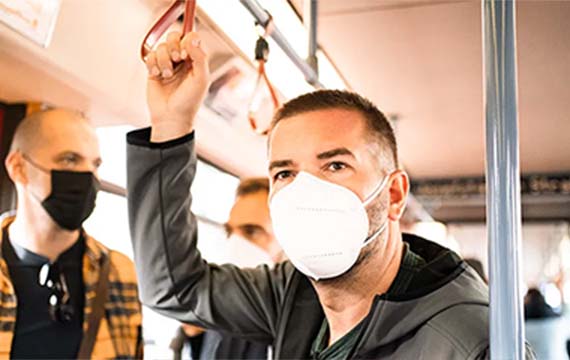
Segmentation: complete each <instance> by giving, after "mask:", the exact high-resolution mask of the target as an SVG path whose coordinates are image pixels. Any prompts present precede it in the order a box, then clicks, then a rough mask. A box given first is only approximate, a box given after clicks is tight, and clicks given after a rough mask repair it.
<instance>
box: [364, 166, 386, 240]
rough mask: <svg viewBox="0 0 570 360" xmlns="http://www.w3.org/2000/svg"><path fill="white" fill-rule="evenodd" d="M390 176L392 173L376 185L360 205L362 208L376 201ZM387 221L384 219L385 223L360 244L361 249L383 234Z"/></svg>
mask: <svg viewBox="0 0 570 360" xmlns="http://www.w3.org/2000/svg"><path fill="white" fill-rule="evenodd" d="M391 175H392V173H390V174H388V175H386V176H384V179H382V181H381V182H380V183H379V184H378V186H377V187H376V189H375V190H374V191H373V192H372V194H370V196H368V197H367V198H366V200H364V201H363V202H362V204H363V205H364V206H368V205H369V204H370V203H371V202H372V200H374V199H376V197H377V196H378V195H379V194H380V193H381V192H382V190H384V188H385V187H386V184H388V179H389V178H390V176H391ZM388 221H389V220H388V219H386V221H385V222H384V223H383V224H382V225H381V226H380V227H379V228H378V230H376V231H374V233H372V235H370V236H369V237H368V238H367V239H366V240H365V241H364V243H363V244H362V247H365V246H366V245H368V244H370V243H371V242H372V241H374V240H375V239H376V238H377V237H378V236H379V235H380V234H382V233H383V232H384V230H386V228H387V227H388Z"/></svg>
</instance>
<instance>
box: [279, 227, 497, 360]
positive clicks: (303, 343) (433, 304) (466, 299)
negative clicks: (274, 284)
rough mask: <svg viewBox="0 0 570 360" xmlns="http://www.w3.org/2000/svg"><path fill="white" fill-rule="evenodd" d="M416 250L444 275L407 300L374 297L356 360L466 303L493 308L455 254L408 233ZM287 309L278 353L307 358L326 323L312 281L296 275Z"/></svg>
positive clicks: (483, 289)
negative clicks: (322, 325) (321, 327)
mask: <svg viewBox="0 0 570 360" xmlns="http://www.w3.org/2000/svg"><path fill="white" fill-rule="evenodd" d="M403 240H404V241H406V242H407V243H409V244H410V248H411V250H412V251H414V252H415V253H417V254H418V255H420V256H422V257H423V258H424V259H425V260H426V261H427V262H428V266H427V269H429V270H432V271H435V272H439V274H438V276H437V277H434V278H432V279H431V280H432V281H430V283H428V284H425V286H422V288H419V289H417V290H414V291H411V292H407V293H406V294H405V295H403V296H398V297H388V296H385V295H378V296H376V297H375V299H374V302H373V305H372V308H371V310H370V312H369V314H368V315H367V317H366V318H365V319H364V320H363V321H364V322H365V323H364V326H363V329H362V332H361V334H360V337H359V340H358V342H357V345H356V346H355V350H354V352H353V354H352V355H351V357H360V356H362V355H364V354H369V353H374V350H375V349H378V348H381V347H383V346H386V345H389V344H390V343H392V342H394V341H397V340H399V339H402V338H405V337H406V335H408V334H412V333H413V332H414V331H415V330H417V329H418V328H419V327H421V326H423V325H424V324H426V323H427V322H428V321H429V320H430V319H432V318H434V317H435V316H437V315H439V314H441V313H443V312H445V311H446V310H448V309H450V308H453V307H455V306H458V305H461V304H477V305H482V306H487V305H488V293H487V289H486V287H485V285H484V284H483V282H482V281H481V280H480V279H479V277H478V275H477V274H476V273H475V272H474V271H473V270H471V269H470V268H468V267H467V266H466V264H465V263H464V261H463V260H461V258H460V257H459V256H458V255H457V254H455V253H454V252H453V251H451V250H449V249H446V248H444V247H441V246H439V245H437V244H435V243H433V242H431V241H428V240H425V239H422V238H420V237H417V236H414V235H409V234H403ZM287 293H288V295H287V296H286V298H285V303H284V304H283V307H284V311H283V315H282V316H283V318H282V321H281V322H280V325H279V329H278V332H277V338H276V344H275V353H276V354H279V357H280V358H283V359H286V358H306V357H307V356H308V354H309V352H310V348H311V344H312V342H313V340H314V338H315V337H316V335H317V332H318V330H319V328H320V326H321V324H322V321H323V319H324V313H323V310H322V307H321V305H320V303H319V299H318V296H317V293H316V291H315V290H314V288H313V286H312V284H311V283H310V281H309V279H308V278H307V277H306V276H304V275H302V274H301V273H300V272H298V271H296V272H295V274H294V276H293V277H292V279H291V281H290V284H289V288H288V290H287Z"/></svg>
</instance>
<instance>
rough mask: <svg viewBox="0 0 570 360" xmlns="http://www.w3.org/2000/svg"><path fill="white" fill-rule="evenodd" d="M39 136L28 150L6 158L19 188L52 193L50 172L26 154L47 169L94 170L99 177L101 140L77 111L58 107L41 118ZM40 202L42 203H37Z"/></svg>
mask: <svg viewBox="0 0 570 360" xmlns="http://www.w3.org/2000/svg"><path fill="white" fill-rule="evenodd" d="M38 126H40V127H41V129H40V130H39V131H40V132H39V136H37V137H36V141H34V143H33V144H31V145H30V146H29V147H28V149H27V150H26V151H25V154H24V153H23V152H22V151H17V152H15V153H13V154H11V156H10V158H9V159H7V160H8V161H7V164H8V167H9V172H10V175H11V178H12V180H13V181H14V182H15V183H16V186H17V187H18V188H19V192H20V193H21V192H22V191H23V192H25V193H28V194H30V193H33V194H35V196H36V197H39V200H43V199H45V198H46V197H48V196H49V194H50V193H51V175H50V173H46V172H45V171H42V170H40V169H38V168H37V167H35V166H34V165H32V164H30V162H29V161H27V160H26V159H25V158H24V156H26V157H28V158H29V159H30V160H31V161H33V162H34V163H35V164H37V165H39V166H41V167H42V168H44V169H46V170H65V171H75V172H92V173H93V174H94V175H95V176H96V177H98V168H99V166H100V165H101V155H100V152H99V143H98V140H97V136H96V134H95V131H94V130H93V128H92V127H91V126H90V125H89V124H88V123H87V121H86V120H84V119H81V118H80V117H78V116H77V115H75V114H73V113H70V112H67V111H63V110H56V111H53V112H50V113H48V114H46V115H45V118H44V119H43V120H41V121H40V122H38ZM38 206H39V204H38Z"/></svg>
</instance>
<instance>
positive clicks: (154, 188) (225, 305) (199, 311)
mask: <svg viewBox="0 0 570 360" xmlns="http://www.w3.org/2000/svg"><path fill="white" fill-rule="evenodd" d="M149 137H150V129H144V130H139V131H135V132H132V133H130V134H129V135H128V137H127V141H128V144H129V145H128V151H127V156H128V172H127V174H128V202H129V214H130V226H131V233H132V239H133V246H134V252H135V262H136V265H137V272H138V276H139V279H140V281H139V285H140V294H141V297H142V300H143V303H144V304H146V305H147V306H150V307H151V308H153V309H154V310H156V311H158V312H160V313H162V314H164V315H166V316H169V317H173V318H176V319H178V320H180V321H183V322H189V323H193V324H196V325H198V326H202V327H205V328H210V329H213V330H216V331H221V332H226V333H231V334H234V335H237V336H240V337H242V338H245V339H249V340H254V341H259V342H263V343H266V344H268V345H272V346H273V355H274V357H275V358H279V359H300V358H307V357H309V354H310V349H311V344H312V342H313V340H314V339H315V337H316V335H317V333H318V330H319V328H320V327H321V325H322V323H323V319H324V314H323V311H322V308H321V306H320V303H319V301H318V298H317V294H316V292H315V290H314V288H313V286H312V285H311V283H310V281H309V279H308V278H307V277H306V276H304V275H303V274H302V273H300V272H298V271H297V270H296V269H295V268H294V267H293V265H292V264H291V263H290V262H284V263H282V264H279V265H277V266H276V267H275V268H274V269H271V268H269V267H267V266H259V267H257V268H256V269H239V268H237V267H235V266H232V265H222V266H218V265H212V264H208V263H207V262H205V261H204V260H203V259H202V258H201V256H200V253H199V252H198V250H197V249H196V243H197V225H196V219H195V217H194V215H193V214H192V213H191V211H190V208H191V203H192V196H191V194H190V187H191V185H192V181H193V179H194V175H195V171H196V153H195V151H194V140H193V137H194V135H193V134H189V135H187V136H185V137H183V138H180V139H177V140H173V141H170V142H167V143H162V144H152V143H150V142H149ZM404 241H406V242H408V243H409V244H410V248H411V250H412V251H414V252H415V253H417V254H418V255H420V256H422V257H423V258H424V259H425V260H426V261H427V262H428V263H429V264H430V266H429V268H428V269H427V270H426V274H425V279H426V280H425V281H426V283H425V284H424V285H423V286H421V288H418V290H417V291H412V292H409V293H407V294H406V296H404V297H394V298H388V297H386V296H377V297H376V298H375V300H374V303H373V306H372V309H371V310H370V313H369V314H368V316H367V317H366V318H365V320H364V322H365V323H364V326H363V331H362V332H361V335H360V337H359V339H358V341H357V345H356V348H355V349H354V351H353V353H352V354H351V356H350V357H351V358H375V359H414V360H417V359H483V358H487V357H488V347H489V333H488V325H489V324H488V318H489V315H488V291H487V287H486V285H485V284H484V283H483V282H482V281H481V279H480V278H479V276H478V275H477V274H476V273H475V272H474V271H473V270H472V269H471V268H469V267H468V266H466V265H465V263H464V262H463V261H461V260H460V259H459V257H458V256H457V255H456V254H454V253H453V252H451V251H450V250H447V249H445V248H442V247H440V246H438V245H436V244H434V243H432V242H429V241H427V240H424V239H421V238H418V237H414V236H410V235H404Z"/></svg>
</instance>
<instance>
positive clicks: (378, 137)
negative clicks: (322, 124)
mask: <svg viewBox="0 0 570 360" xmlns="http://www.w3.org/2000/svg"><path fill="white" fill-rule="evenodd" d="M334 108H337V109H345V110H354V111H358V112H359V113H361V114H362V115H364V118H365V119H366V125H367V127H368V130H369V132H370V134H371V135H372V138H373V139H374V140H375V141H377V142H378V144H379V145H380V147H381V148H382V149H383V150H387V151H389V152H390V153H391V154H390V155H391V156H390V157H388V158H391V160H392V161H393V162H394V164H393V165H394V167H396V168H398V166H399V165H398V145H397V144H396V136H395V135H394V130H393V129H392V126H391V125H390V123H389V122H388V120H387V119H386V116H384V114H383V113H382V112H381V111H380V110H379V109H378V108H377V107H376V105H374V104H373V103H372V102H371V101H370V100H368V99H366V98H364V97H362V96H360V95H358V94H356V93H353V92H350V91H344V90H318V91H314V92H311V93H308V94H304V95H301V96H299V97H296V98H294V99H292V100H290V101H288V102H287V103H285V104H284V105H283V106H282V107H281V108H280V109H279V110H278V111H277V113H276V114H275V116H274V117H273V121H272V122H271V129H273V128H275V126H276V125H277V124H278V123H279V122H280V121H281V120H283V119H285V118H289V117H292V116H296V115H299V114H302V113H306V112H310V111H317V110H325V109H334Z"/></svg>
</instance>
